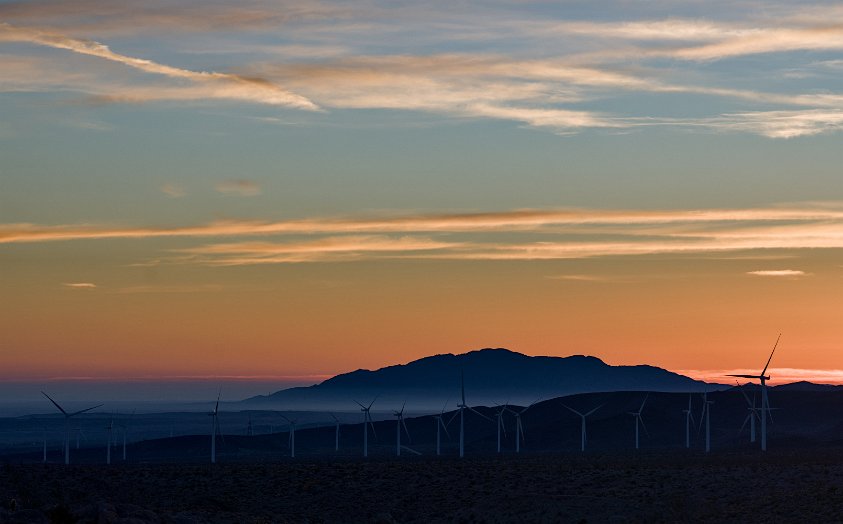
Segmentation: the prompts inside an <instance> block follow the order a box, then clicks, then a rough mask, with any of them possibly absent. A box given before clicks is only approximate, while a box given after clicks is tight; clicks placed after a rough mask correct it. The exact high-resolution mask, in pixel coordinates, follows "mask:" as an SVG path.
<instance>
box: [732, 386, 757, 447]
mask: <svg viewBox="0 0 843 524" xmlns="http://www.w3.org/2000/svg"><path fill="white" fill-rule="evenodd" d="M735 382H736V383H737V381H735ZM737 384H738V390H740V392H741V395H743V398H744V399H745V400H746V404H747V408H746V409H748V410H749V414H748V415H747V416H746V418H745V419H743V424H741V429H740V430H738V435H740V434H741V433H743V428H744V427H745V426H746V423H747V422H749V441H750V442H753V443H754V442H755V441H756V438H755V419H756V418H760V417H759V416H758V408H757V407H756V406H755V392H754V391H753V392H752V400H749V396H748V395H747V394H746V392H745V391H744V390H743V386H741V385H740V383H737Z"/></svg>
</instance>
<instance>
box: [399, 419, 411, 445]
mask: <svg viewBox="0 0 843 524" xmlns="http://www.w3.org/2000/svg"><path fill="white" fill-rule="evenodd" d="M401 426H403V427H404V433H406V434H407V439H408V440H413V438H412V437H411V436H410V430H409V429H407V423H406V422H404V417H401Z"/></svg>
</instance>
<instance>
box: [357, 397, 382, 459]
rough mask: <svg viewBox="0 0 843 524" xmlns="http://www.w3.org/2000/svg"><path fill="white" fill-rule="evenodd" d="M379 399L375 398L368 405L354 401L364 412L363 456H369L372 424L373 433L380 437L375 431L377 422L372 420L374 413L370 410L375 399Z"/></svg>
mask: <svg viewBox="0 0 843 524" xmlns="http://www.w3.org/2000/svg"><path fill="white" fill-rule="evenodd" d="M377 399H378V397H375V398H374V399H372V401H371V402H370V403H369V405H368V406H364V405H363V404H361V403H359V402H357V401H356V400H355V401H354V402H355V403H356V404H357V405H358V406H360V411H362V412H363V456H364V457H368V456H369V426H372V435H374V436H375V438H378V435H377V433H375V423H374V422H372V414H371V413H369V410H371V409H372V404H374V403H375V400H377Z"/></svg>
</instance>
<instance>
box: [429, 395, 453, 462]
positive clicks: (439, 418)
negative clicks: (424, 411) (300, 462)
mask: <svg viewBox="0 0 843 524" xmlns="http://www.w3.org/2000/svg"><path fill="white" fill-rule="evenodd" d="M447 405H448V402H445V404H444V405H443V406H442V411H440V412H439V414H438V415H433V420H434V421H435V422H436V455H437V456H439V455H440V450H441V447H440V442H441V439H440V431H441V430H443V429H444V430H445V434H446V435H448V438H449V439H450V438H451V435H450V434H448V426H447V424H445V421H443V420H442V417H443V416H444V415H445V406H447ZM451 419H452V420H453V417H451Z"/></svg>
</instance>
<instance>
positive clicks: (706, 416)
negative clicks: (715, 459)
mask: <svg viewBox="0 0 843 524" xmlns="http://www.w3.org/2000/svg"><path fill="white" fill-rule="evenodd" d="M712 404H714V401H713V400H708V391H705V392H703V410H702V417H701V418H700V424H701V425H702V423H703V420H705V452H706V453H709V452H710V451H711V405H712Z"/></svg>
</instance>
